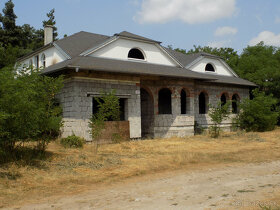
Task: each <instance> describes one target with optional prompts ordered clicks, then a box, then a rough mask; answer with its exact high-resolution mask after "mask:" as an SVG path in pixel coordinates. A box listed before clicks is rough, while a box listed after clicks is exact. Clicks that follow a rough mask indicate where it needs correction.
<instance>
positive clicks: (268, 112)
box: [236, 90, 279, 131]
mask: <svg viewBox="0 0 280 210" xmlns="http://www.w3.org/2000/svg"><path fill="white" fill-rule="evenodd" d="M253 96H254V99H252V100H249V99H245V100H244V101H243V102H242V103H241V104H240V108H241V112H240V113H239V115H238V116H237V118H236V123H237V125H238V126H239V127H240V128H241V129H244V130H246V131H269V130H273V129H274V128H275V125H276V123H277V120H278V116H279V113H278V111H277V110H276V105H277V99H275V98H273V97H272V95H268V96H267V95H265V93H264V92H259V91H258V90H254V91H253Z"/></svg>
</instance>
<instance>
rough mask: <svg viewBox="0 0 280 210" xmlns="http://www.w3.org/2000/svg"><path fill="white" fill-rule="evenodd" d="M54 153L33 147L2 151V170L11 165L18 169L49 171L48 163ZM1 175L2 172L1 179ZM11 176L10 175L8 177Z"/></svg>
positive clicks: (0, 152)
mask: <svg viewBox="0 0 280 210" xmlns="http://www.w3.org/2000/svg"><path fill="white" fill-rule="evenodd" d="M53 156H54V153H52V152H49V151H41V150H38V149H36V148H33V147H23V146H19V147H15V148H14V149H13V150H4V151H0V169H1V168H7V167H8V166H9V165H10V164H11V163H13V164H15V165H16V166H18V167H25V166H29V167H34V168H38V169H47V168H48V167H47V165H46V161H47V160H50V159H51V158H52V157H53ZM1 176H3V174H2V175H1V172H0V177H1ZM8 176H9V175H8Z"/></svg>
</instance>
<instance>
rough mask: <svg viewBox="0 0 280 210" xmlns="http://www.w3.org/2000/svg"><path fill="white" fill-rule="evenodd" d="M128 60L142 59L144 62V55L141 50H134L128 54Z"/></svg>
mask: <svg viewBox="0 0 280 210" xmlns="http://www.w3.org/2000/svg"><path fill="white" fill-rule="evenodd" d="M128 58H134V59H140V60H144V59H145V58H144V55H143V53H142V52H141V50H139V49H137V48H132V49H131V50H130V51H129V52H128Z"/></svg>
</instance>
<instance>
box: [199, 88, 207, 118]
mask: <svg viewBox="0 0 280 210" xmlns="http://www.w3.org/2000/svg"><path fill="white" fill-rule="evenodd" d="M207 104H208V96H207V95H206V94H205V93H204V92H201V93H200V94H199V114H206V113H207V111H208V110H207Z"/></svg>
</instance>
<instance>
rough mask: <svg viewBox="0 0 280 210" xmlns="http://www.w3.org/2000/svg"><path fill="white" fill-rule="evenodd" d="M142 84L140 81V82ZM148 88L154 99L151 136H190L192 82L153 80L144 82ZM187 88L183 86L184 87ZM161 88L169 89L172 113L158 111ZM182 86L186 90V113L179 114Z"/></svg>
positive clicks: (192, 122)
mask: <svg viewBox="0 0 280 210" xmlns="http://www.w3.org/2000/svg"><path fill="white" fill-rule="evenodd" d="M141 84H142V83H141ZM144 85H145V86H146V87H148V88H149V89H150V92H151V93H152V94H153V99H154V123H153V126H154V127H153V132H154V134H153V136H154V137H155V138H169V137H172V136H179V137H184V136H190V135H193V134H194V116H193V113H194V110H193V108H194V98H193V88H192V86H193V83H189V82H184V83H181V82H178V81H173V82H167V81H160V82H153V83H144ZM186 86H187V87H188V88H184V87H186ZM162 88H168V89H170V90H171V92H172V95H171V104H172V114H159V113H158V92H159V90H160V89H162ZM182 88H184V89H185V90H186V92H187V114H181V96H180V93H181V90H182Z"/></svg>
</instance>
